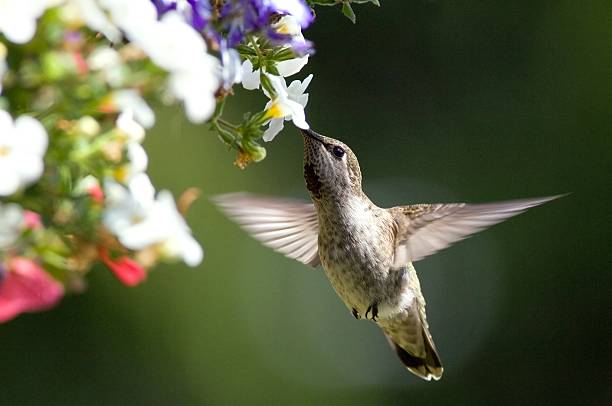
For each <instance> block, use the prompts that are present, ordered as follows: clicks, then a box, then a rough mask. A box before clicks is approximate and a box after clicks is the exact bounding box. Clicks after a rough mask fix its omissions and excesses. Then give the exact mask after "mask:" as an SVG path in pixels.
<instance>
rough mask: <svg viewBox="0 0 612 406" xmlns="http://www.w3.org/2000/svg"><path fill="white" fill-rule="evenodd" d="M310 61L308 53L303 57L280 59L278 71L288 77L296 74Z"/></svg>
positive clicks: (277, 66) (277, 65)
mask: <svg viewBox="0 0 612 406" xmlns="http://www.w3.org/2000/svg"><path fill="white" fill-rule="evenodd" d="M307 63H308V55H306V56H303V57H301V58H293V59H289V60H286V61H280V62H278V63H277V64H276V69H277V70H278V73H280V74H281V75H282V76H284V77H287V76H291V75H295V74H296V73H298V72H299V71H301V70H302V68H303V67H304V66H305V65H306V64H307Z"/></svg>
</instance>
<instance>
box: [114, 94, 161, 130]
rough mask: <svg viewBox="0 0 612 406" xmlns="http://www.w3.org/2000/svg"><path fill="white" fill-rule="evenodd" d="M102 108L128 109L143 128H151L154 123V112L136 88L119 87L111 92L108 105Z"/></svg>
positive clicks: (121, 110)
mask: <svg viewBox="0 0 612 406" xmlns="http://www.w3.org/2000/svg"><path fill="white" fill-rule="evenodd" d="M103 109H104V110H110V111H120V112H124V111H130V112H131V114H132V115H133V117H134V119H135V120H136V121H138V122H139V123H140V124H141V125H142V126H143V127H144V128H151V127H153V125H154V124H155V113H154V112H153V110H152V109H151V107H149V105H148V104H147V102H146V101H144V99H143V98H142V96H140V93H138V91H137V90H136V89H121V90H116V91H115V92H113V94H112V96H111V100H110V104H109V105H108V106H103Z"/></svg>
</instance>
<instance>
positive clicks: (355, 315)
mask: <svg viewBox="0 0 612 406" xmlns="http://www.w3.org/2000/svg"><path fill="white" fill-rule="evenodd" d="M353 317H354V318H356V319H357V320H359V319H360V318H361V315H360V314H359V312H358V311H357V309H355V308H354V307H353Z"/></svg>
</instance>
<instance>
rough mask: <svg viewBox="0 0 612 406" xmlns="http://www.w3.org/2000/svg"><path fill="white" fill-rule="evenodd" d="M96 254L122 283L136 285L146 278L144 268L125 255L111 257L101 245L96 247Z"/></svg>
mask: <svg viewBox="0 0 612 406" xmlns="http://www.w3.org/2000/svg"><path fill="white" fill-rule="evenodd" d="M98 255H99V256H100V259H102V262H104V264H105V265H106V266H108V268H109V269H110V270H111V271H112V272H113V273H114V274H115V276H116V277H117V279H119V280H120V281H121V282H122V283H123V284H124V285H127V286H136V285H138V284H140V283H141V282H142V281H144V280H145V279H146V278H147V273H146V271H145V270H144V268H143V267H142V266H140V264H139V263H138V262H136V261H134V260H133V259H131V258H129V257H127V256H121V257H119V258H117V259H111V258H110V256H109V255H108V250H107V249H106V248H104V247H102V246H100V247H99V248H98Z"/></svg>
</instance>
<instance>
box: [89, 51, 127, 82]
mask: <svg viewBox="0 0 612 406" xmlns="http://www.w3.org/2000/svg"><path fill="white" fill-rule="evenodd" d="M87 65H88V66H89V67H90V68H91V69H92V70H99V71H102V73H103V74H104V79H106V81H107V82H108V84H109V85H111V86H112V87H120V86H121V85H122V84H123V83H124V82H125V78H126V73H127V72H126V67H125V66H124V64H123V61H122V60H121V56H120V55H119V52H117V51H116V50H114V49H113V48H111V47H108V46H102V47H98V48H96V49H95V50H94V51H93V52H92V53H91V55H89V57H88V58H87Z"/></svg>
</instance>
